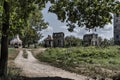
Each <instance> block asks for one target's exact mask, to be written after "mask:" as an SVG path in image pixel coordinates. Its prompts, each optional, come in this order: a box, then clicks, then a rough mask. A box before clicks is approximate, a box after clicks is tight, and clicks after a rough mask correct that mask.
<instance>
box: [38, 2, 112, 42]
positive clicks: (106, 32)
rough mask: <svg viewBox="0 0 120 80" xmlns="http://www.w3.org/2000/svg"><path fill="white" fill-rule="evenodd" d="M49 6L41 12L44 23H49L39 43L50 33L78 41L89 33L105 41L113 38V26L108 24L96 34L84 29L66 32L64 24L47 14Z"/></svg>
mask: <svg viewBox="0 0 120 80" xmlns="http://www.w3.org/2000/svg"><path fill="white" fill-rule="evenodd" d="M49 6H50V3H48V4H47V5H46V8H44V9H43V10H42V13H43V18H44V20H45V21H46V22H48V23H49V26H48V28H47V29H45V30H42V34H43V36H44V37H43V38H42V39H41V40H40V41H42V40H43V39H44V38H46V37H47V36H48V35H52V33H54V32H64V33H65V36H69V35H73V36H75V37H78V38H80V39H82V38H83V35H84V34H89V33H97V34H98V35H99V36H101V37H102V38H107V39H110V38H112V37H113V24H108V25H106V26H105V27H104V28H102V29H97V31H96V32H95V31H90V32H89V31H88V30H85V28H80V27H77V28H75V30H74V31H73V32H69V31H68V30H67V27H66V24H65V23H62V22H60V21H59V20H58V19H57V16H56V14H53V13H50V12H48V9H49Z"/></svg>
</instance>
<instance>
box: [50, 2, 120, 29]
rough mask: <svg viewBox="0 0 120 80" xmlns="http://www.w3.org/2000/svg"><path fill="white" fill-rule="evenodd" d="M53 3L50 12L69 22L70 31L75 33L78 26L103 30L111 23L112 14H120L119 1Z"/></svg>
mask: <svg viewBox="0 0 120 80" xmlns="http://www.w3.org/2000/svg"><path fill="white" fill-rule="evenodd" d="M51 3H52V6H51V7H50V9H49V11H50V12H53V13H55V14H56V15H57V16H58V19H59V20H61V21H64V22H67V24H68V26H69V28H68V30H69V31H73V29H74V28H75V26H76V24H77V26H79V27H83V26H85V27H86V28H88V29H93V28H95V27H100V28H103V27H104V25H105V24H107V23H109V22H111V19H112V15H111V13H113V14H120V2H119V1H118V0H51Z"/></svg>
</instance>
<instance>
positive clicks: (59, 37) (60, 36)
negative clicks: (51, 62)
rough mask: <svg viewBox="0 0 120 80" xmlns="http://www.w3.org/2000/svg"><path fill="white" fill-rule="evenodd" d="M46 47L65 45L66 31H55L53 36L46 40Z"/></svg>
mask: <svg viewBox="0 0 120 80" xmlns="http://www.w3.org/2000/svg"><path fill="white" fill-rule="evenodd" d="M44 42H45V47H64V33H63V32H59V33H53V35H52V37H51V36H50V35H48V37H47V38H46V39H45V40H44Z"/></svg>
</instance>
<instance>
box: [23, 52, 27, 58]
mask: <svg viewBox="0 0 120 80" xmlns="http://www.w3.org/2000/svg"><path fill="white" fill-rule="evenodd" d="M23 57H24V58H27V57H28V54H27V53H26V51H25V50H23Z"/></svg>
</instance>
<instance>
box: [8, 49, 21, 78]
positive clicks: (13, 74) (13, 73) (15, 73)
mask: <svg viewBox="0 0 120 80" xmlns="http://www.w3.org/2000/svg"><path fill="white" fill-rule="evenodd" d="M18 53H19V50H18V49H15V48H9V54H8V68H7V69H8V71H7V73H8V80H23V79H22V77H20V73H21V70H20V69H19V68H17V67H16V66H15V64H14V59H15V58H16V57H17V55H18Z"/></svg>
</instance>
